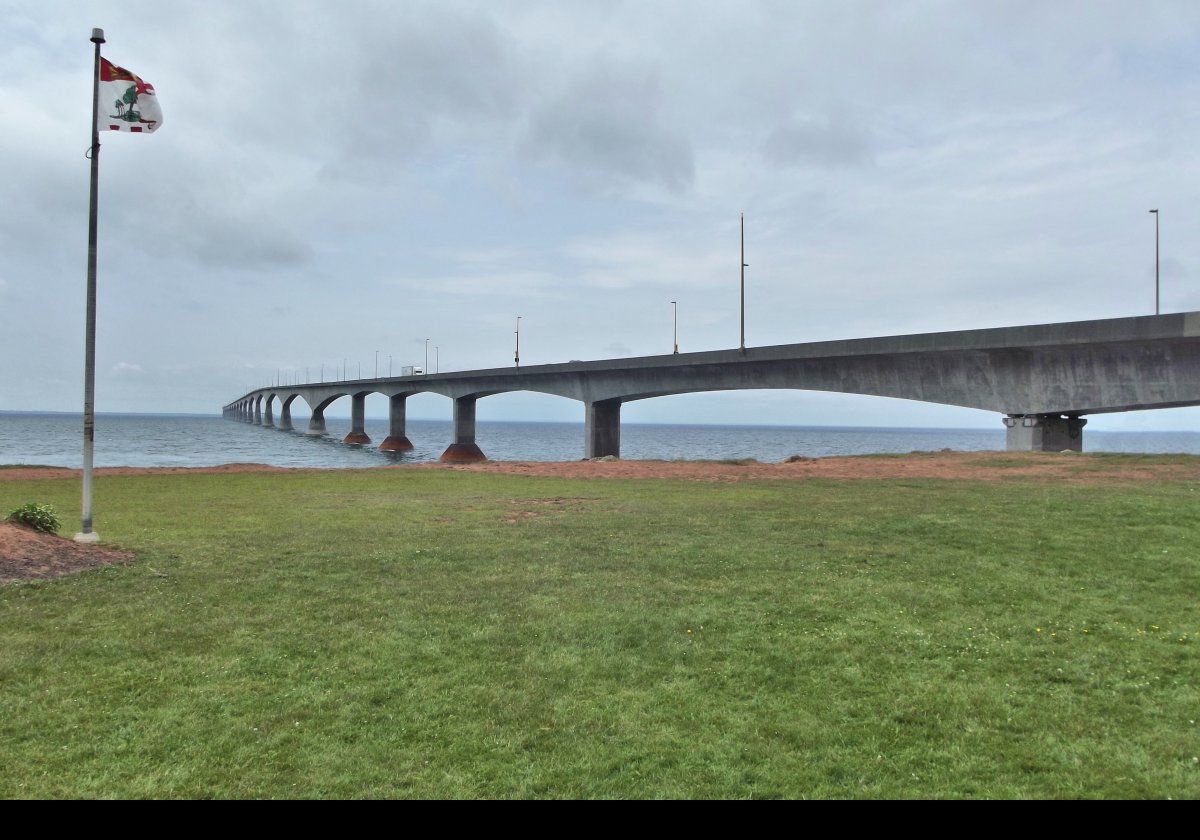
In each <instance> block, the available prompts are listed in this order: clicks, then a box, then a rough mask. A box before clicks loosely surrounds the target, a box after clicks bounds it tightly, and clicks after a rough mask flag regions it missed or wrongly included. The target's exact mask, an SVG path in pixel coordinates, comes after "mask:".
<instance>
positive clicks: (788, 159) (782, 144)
mask: <svg viewBox="0 0 1200 840" xmlns="http://www.w3.org/2000/svg"><path fill="white" fill-rule="evenodd" d="M870 153H871V150H870V143H869V140H868V136H867V134H866V132H865V131H864V130H862V129H861V128H859V127H857V126H855V125H853V124H851V123H850V122H848V121H847V120H845V119H842V118H834V117H829V116H799V117H795V118H794V119H792V120H791V121H790V122H788V123H787V124H785V125H781V126H778V127H777V128H776V129H775V130H774V131H772V132H771V134H770V135H769V136H768V137H767V140H766V142H765V143H764V144H763V156H764V157H765V158H766V159H767V162H768V163H772V164H775V165H777V166H800V165H813V166H848V165H855V164H861V163H865V162H867V161H869V160H870V156H871V154H870Z"/></svg>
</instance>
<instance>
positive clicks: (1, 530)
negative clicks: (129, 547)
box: [0, 522, 133, 583]
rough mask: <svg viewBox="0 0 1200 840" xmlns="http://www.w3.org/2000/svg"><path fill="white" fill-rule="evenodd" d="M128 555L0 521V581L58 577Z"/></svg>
mask: <svg viewBox="0 0 1200 840" xmlns="http://www.w3.org/2000/svg"><path fill="white" fill-rule="evenodd" d="M132 559H133V555H132V554H130V553H129V552H127V551H115V550H113V549H111V548H102V547H101V546H98V545H83V544H81V543H77V542H75V541H74V540H68V539H65V538H63V537H56V536H55V535H53V534H43V533H41V532H40V531H35V530H33V529H32V528H26V527H24V526H22V525H16V524H14V523H12V522H0V583H10V582H12V581H14V580H33V579H36V578H54V577H60V576H62V575H69V574H71V573H72V572H78V571H82V570H83V569H94V568H95V567H97V566H105V565H108V564H109V563H124V562H126V561H128V560H132Z"/></svg>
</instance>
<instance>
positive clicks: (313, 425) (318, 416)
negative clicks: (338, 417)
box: [304, 408, 325, 437]
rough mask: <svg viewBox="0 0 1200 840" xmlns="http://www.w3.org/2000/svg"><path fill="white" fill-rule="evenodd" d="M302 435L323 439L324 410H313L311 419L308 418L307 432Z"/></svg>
mask: <svg viewBox="0 0 1200 840" xmlns="http://www.w3.org/2000/svg"><path fill="white" fill-rule="evenodd" d="M304 434H306V435H312V436H313V437H324V435H325V409H324V408H314V409H313V413H312V417H310V418H308V431H306V432H305V433H304Z"/></svg>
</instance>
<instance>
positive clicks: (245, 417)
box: [242, 402, 254, 423]
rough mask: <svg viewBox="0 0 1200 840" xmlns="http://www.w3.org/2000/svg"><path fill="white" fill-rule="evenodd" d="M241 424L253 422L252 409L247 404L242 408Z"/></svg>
mask: <svg viewBox="0 0 1200 840" xmlns="http://www.w3.org/2000/svg"><path fill="white" fill-rule="evenodd" d="M242 422H243V423H253V422H254V408H253V407H252V406H251V405H250V403H248V402H247V403H246V404H245V405H243V406H242Z"/></svg>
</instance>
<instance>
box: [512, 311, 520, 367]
mask: <svg viewBox="0 0 1200 840" xmlns="http://www.w3.org/2000/svg"><path fill="white" fill-rule="evenodd" d="M513 365H514V366H515V367H517V368H518V369H519V368H520V367H521V316H520V315H518V316H517V347H516V350H514V351H513Z"/></svg>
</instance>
